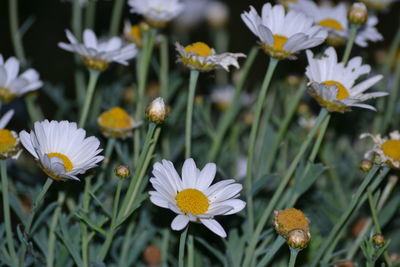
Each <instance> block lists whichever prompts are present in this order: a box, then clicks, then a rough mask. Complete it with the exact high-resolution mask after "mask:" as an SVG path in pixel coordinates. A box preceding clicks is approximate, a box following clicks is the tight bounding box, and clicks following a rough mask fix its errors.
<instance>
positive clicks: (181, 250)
mask: <svg viewBox="0 0 400 267" xmlns="http://www.w3.org/2000/svg"><path fill="white" fill-rule="evenodd" d="M188 229H189V227H188V226H187V227H186V229H185V231H183V232H182V234H181V238H180V239H179V255H178V264H179V267H185V263H184V260H185V243H186V236H187V232H188Z"/></svg>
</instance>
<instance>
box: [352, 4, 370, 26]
mask: <svg viewBox="0 0 400 267" xmlns="http://www.w3.org/2000/svg"><path fill="white" fill-rule="evenodd" d="M347 16H348V19H349V21H350V23H353V24H358V25H362V24H365V22H367V19H368V11H367V7H366V6H365V5H364V4H363V3H354V4H353V5H352V6H351V7H350V10H349V13H348V14H347Z"/></svg>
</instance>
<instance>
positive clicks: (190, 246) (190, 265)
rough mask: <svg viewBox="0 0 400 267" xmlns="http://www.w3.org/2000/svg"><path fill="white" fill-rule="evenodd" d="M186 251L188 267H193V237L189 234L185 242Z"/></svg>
mask: <svg viewBox="0 0 400 267" xmlns="http://www.w3.org/2000/svg"><path fill="white" fill-rule="evenodd" d="M187 241H188V242H187V250H188V264H187V266H188V267H194V241H193V235H191V234H189V238H188V240H187Z"/></svg>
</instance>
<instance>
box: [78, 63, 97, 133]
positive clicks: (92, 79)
mask: <svg viewBox="0 0 400 267" xmlns="http://www.w3.org/2000/svg"><path fill="white" fill-rule="evenodd" d="M99 76H100V72H99V71H96V70H92V69H89V83H88V87H87V89H86V96H85V103H84V104H83V110H82V114H81V118H80V119H79V127H80V128H84V127H85V124H86V120H87V116H88V114H89V109H90V104H91V102H92V98H93V95H94V90H95V88H96V83H97V80H98V78H99Z"/></svg>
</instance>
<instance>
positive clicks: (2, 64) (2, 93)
mask: <svg viewBox="0 0 400 267" xmlns="http://www.w3.org/2000/svg"><path fill="white" fill-rule="evenodd" d="M19 67H20V63H19V61H18V59H16V58H15V57H10V58H8V59H7V60H4V59H3V55H2V54H0V101H4V102H9V101H11V100H13V99H14V98H17V97H20V96H22V95H24V94H26V93H28V92H30V91H34V90H37V89H38V88H40V87H42V86H43V82H42V81H41V80H40V79H39V73H38V72H37V71H36V70H34V69H28V70H26V71H24V72H23V73H22V74H20V75H19Z"/></svg>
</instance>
